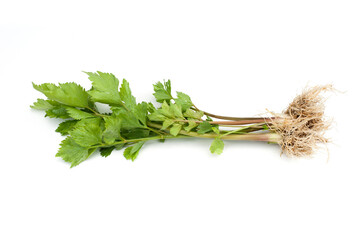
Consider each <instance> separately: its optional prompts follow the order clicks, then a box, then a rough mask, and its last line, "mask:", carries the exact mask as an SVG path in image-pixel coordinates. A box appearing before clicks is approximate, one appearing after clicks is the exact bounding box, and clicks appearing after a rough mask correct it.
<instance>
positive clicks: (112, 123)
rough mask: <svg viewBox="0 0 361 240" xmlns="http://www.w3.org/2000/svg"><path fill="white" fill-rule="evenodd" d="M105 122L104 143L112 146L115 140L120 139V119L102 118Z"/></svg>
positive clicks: (114, 117) (112, 117) (113, 117)
mask: <svg viewBox="0 0 361 240" xmlns="http://www.w3.org/2000/svg"><path fill="white" fill-rule="evenodd" d="M104 121H105V130H104V132H103V139H104V142H105V143H107V144H112V143H114V142H115V140H116V139H119V138H120V129H121V124H122V119H121V118H119V117H116V116H114V115H112V116H109V117H104Z"/></svg>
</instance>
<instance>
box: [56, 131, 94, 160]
mask: <svg viewBox="0 0 361 240" xmlns="http://www.w3.org/2000/svg"><path fill="white" fill-rule="evenodd" d="M90 154H91V150H90V149H89V148H86V147H82V146H80V145H79V144H77V143H76V142H75V141H74V139H72V138H71V137H67V138H66V139H65V140H63V141H62V142H61V144H60V149H59V151H58V153H57V154H56V156H57V157H61V158H62V159H63V160H64V161H65V162H69V163H71V167H74V166H76V165H78V164H79V163H81V162H83V161H84V160H86V159H87V158H88V157H89V156H90Z"/></svg>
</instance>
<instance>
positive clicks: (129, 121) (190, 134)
mask: <svg viewBox="0 0 361 240" xmlns="http://www.w3.org/2000/svg"><path fill="white" fill-rule="evenodd" d="M87 74H88V76H89V79H90V80H91V82H92V88H91V89H90V90H88V91H86V90H84V89H83V88H82V87H81V86H79V85H77V84H75V83H63V84H59V85H58V86H56V85H55V84H49V83H44V84H41V85H36V84H33V86H34V88H35V89H36V90H38V91H40V92H42V93H43V94H44V95H45V96H46V97H47V98H48V99H38V100H37V102H35V103H34V104H33V105H32V106H31V107H32V108H34V109H38V110H44V111H45V112H46V115H45V116H46V117H52V118H61V119H65V121H63V122H61V123H60V125H59V127H58V128H57V129H56V131H57V132H59V133H61V134H62V135H67V138H66V139H65V140H64V141H63V142H62V143H61V147H60V149H59V151H58V153H57V156H59V157H62V158H63V159H64V160H65V161H67V162H70V163H71V166H76V165H78V164H79V163H81V162H82V161H84V160H86V159H87V158H88V157H89V156H90V155H91V154H92V153H94V152H95V151H96V150H99V151H100V154H101V155H102V156H104V157H106V156H108V155H110V153H111V152H112V151H113V150H114V149H122V148H125V150H124V154H123V155H124V156H125V158H126V159H131V160H134V159H135V158H136V157H137V156H138V153H139V151H140V149H141V148H142V146H143V144H144V143H146V142H147V141H151V140H160V141H165V140H166V139H173V138H210V139H213V141H212V143H211V147H210V151H211V152H212V153H216V154H220V153H222V151H223V148H224V141H223V140H234V141H262V142H268V143H276V144H279V145H280V147H281V150H282V153H285V154H287V155H288V156H307V155H311V154H312V153H313V152H314V151H315V149H316V148H317V145H318V143H325V142H327V139H326V138H325V137H324V133H325V131H326V130H327V129H328V128H329V126H330V122H329V121H328V120H327V118H325V116H324V98H323V97H322V94H321V93H322V92H325V91H329V90H332V86H331V85H325V86H316V87H313V88H308V89H306V90H304V91H303V92H302V93H301V94H300V95H298V96H296V97H295V99H294V100H293V101H292V102H291V103H290V104H289V106H288V107H287V108H286V109H285V110H284V111H283V112H282V113H274V112H269V113H270V116H268V117H229V116H221V115H217V114H212V113H209V112H206V111H202V110H200V109H199V108H197V107H196V105H195V104H194V103H193V102H192V100H191V98H190V97H189V96H188V95H187V94H185V93H182V92H177V97H173V95H172V91H171V83H170V81H169V80H168V81H166V82H164V83H161V82H158V83H156V84H154V94H153V95H154V96H155V98H156V101H157V102H159V103H161V105H160V106H159V107H155V106H154V105H153V104H152V103H151V102H142V103H136V100H135V98H134V97H133V96H132V94H131V91H130V88H129V83H128V82H127V81H126V80H125V79H123V82H122V84H121V86H120V87H119V80H118V79H117V78H116V77H115V76H114V75H113V74H110V73H102V72H99V71H98V72H96V73H90V72H87ZM98 103H103V104H108V105H109V107H110V110H111V111H110V112H101V111H99V110H98V106H97V105H98ZM229 127H232V128H229Z"/></svg>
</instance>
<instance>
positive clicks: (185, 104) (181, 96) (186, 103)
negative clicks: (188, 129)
mask: <svg viewBox="0 0 361 240" xmlns="http://www.w3.org/2000/svg"><path fill="white" fill-rule="evenodd" d="M177 97H178V98H176V99H174V101H175V103H177V104H178V105H180V106H182V111H183V112H184V111H186V110H187V109H189V108H190V107H192V106H193V103H192V100H191V98H190V97H189V96H188V95H187V94H185V93H182V92H177Z"/></svg>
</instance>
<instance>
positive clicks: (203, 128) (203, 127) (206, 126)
mask: <svg viewBox="0 0 361 240" xmlns="http://www.w3.org/2000/svg"><path fill="white" fill-rule="evenodd" d="M211 131H212V125H211V124H210V123H209V122H208V121H204V122H201V123H200V124H199V126H198V131H197V132H198V133H201V134H203V133H207V132H211Z"/></svg>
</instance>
